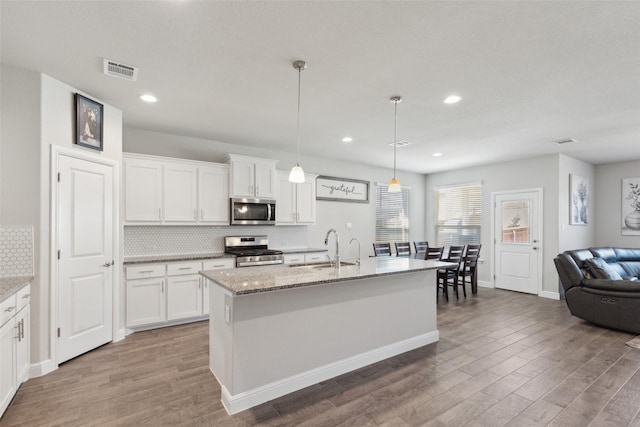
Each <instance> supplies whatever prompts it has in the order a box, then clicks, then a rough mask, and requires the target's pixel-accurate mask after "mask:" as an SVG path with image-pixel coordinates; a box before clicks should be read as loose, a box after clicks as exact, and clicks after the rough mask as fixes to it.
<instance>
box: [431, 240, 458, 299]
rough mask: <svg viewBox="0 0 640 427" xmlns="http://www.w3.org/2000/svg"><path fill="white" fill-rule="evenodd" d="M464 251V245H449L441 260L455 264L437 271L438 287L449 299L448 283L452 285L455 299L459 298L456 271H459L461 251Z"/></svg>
mask: <svg viewBox="0 0 640 427" xmlns="http://www.w3.org/2000/svg"><path fill="white" fill-rule="evenodd" d="M463 251H464V246H449V252H448V253H447V257H446V258H445V259H443V260H442V261H446V262H453V263H455V266H453V267H449V268H441V269H439V270H438V273H437V282H438V289H440V288H442V292H443V293H444V298H445V299H446V300H447V301H449V290H448V287H449V285H451V286H453V289H454V291H455V294H456V299H458V298H459V295H458V272H459V271H460V261H461V260H462V252H463Z"/></svg>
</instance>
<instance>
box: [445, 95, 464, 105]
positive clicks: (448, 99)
mask: <svg viewBox="0 0 640 427" xmlns="http://www.w3.org/2000/svg"><path fill="white" fill-rule="evenodd" d="M461 99H462V98H461V97H460V96H458V95H450V96H447V97H446V98H445V99H444V101H443V102H444V103H445V104H455V103H457V102H460V100H461Z"/></svg>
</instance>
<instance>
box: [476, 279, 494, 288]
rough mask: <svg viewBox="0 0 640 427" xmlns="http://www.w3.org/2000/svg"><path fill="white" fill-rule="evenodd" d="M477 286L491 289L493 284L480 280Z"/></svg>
mask: <svg viewBox="0 0 640 427" xmlns="http://www.w3.org/2000/svg"><path fill="white" fill-rule="evenodd" d="M478 286H480V287H482V288H491V289H493V288H494V286H493V283H492V282H484V281H482V280H478Z"/></svg>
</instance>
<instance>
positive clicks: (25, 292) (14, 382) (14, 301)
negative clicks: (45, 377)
mask: <svg viewBox="0 0 640 427" xmlns="http://www.w3.org/2000/svg"><path fill="white" fill-rule="evenodd" d="M30 289H31V286H30V285H27V286H25V287H23V288H22V289H20V290H19V291H18V292H17V293H15V294H13V295H11V296H9V297H8V298H7V299H5V300H4V301H2V303H0V416H2V414H3V413H4V411H5V410H6V409H7V407H8V406H9V403H10V402H11V399H12V398H13V396H14V395H15V393H16V391H17V390H18V387H19V386H20V384H21V383H23V382H24V381H26V380H27V379H28V378H29V363H30V362H29V361H30V340H31V336H30V328H31V320H30V314H31V305H30V304H29V303H30Z"/></svg>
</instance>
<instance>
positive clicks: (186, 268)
mask: <svg viewBox="0 0 640 427" xmlns="http://www.w3.org/2000/svg"><path fill="white" fill-rule="evenodd" d="M192 268H193V267H180V268H178V270H191V269H192Z"/></svg>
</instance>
